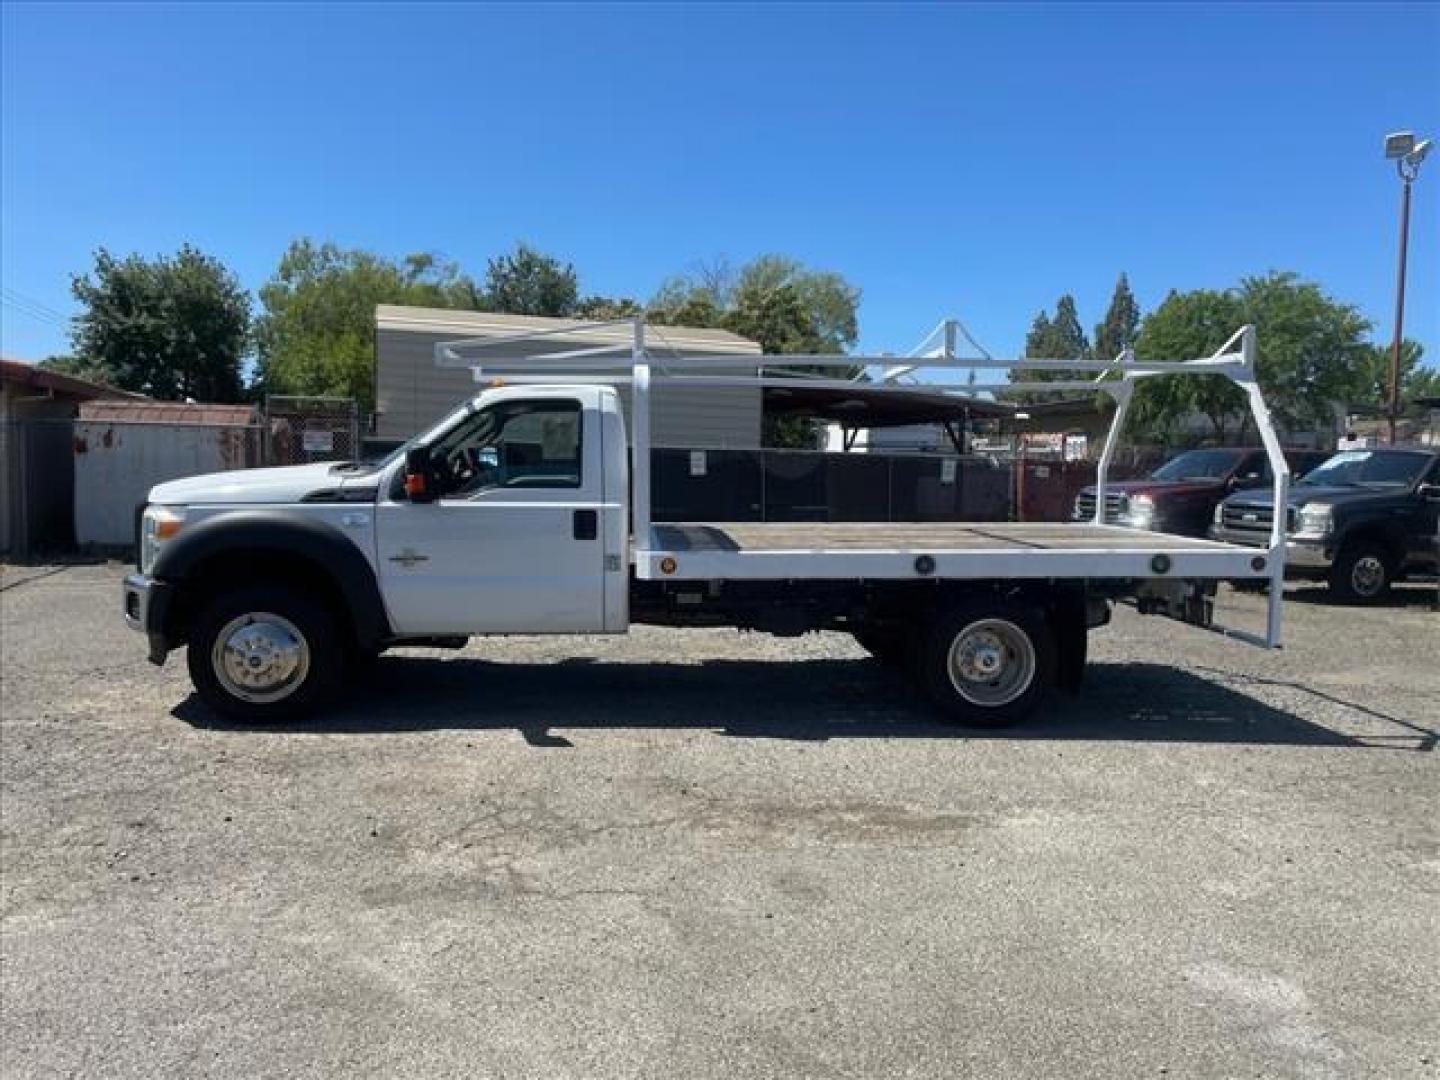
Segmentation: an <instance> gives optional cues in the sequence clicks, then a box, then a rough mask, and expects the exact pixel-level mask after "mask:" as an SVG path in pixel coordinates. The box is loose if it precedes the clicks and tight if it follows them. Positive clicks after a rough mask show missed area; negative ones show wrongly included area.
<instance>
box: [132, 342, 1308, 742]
mask: <svg viewBox="0 0 1440 1080" xmlns="http://www.w3.org/2000/svg"><path fill="white" fill-rule="evenodd" d="M948 340H949V338H948V337H947V341H948ZM1237 343H1238V351H1229V350H1231V349H1232V348H1236V347H1237ZM506 344H507V347H508V348H509V349H511V350H512V351H513V350H514V349H515V347H516V343H515V342H513V341H510V342H507V343H506ZM474 345H475V343H473V342H459V343H450V344H447V345H444V346H437V349H436V352H437V360H438V361H439V362H442V363H447V362H448V363H450V364H452V365H453V364H458V363H461V362H464V363H467V364H468V365H469V366H472V367H474V368H475V373H476V379H477V382H482V383H483V382H484V381H485V380H487V379H490V378H491V377H492V376H494V375H497V374H498V375H503V376H505V380H504V383H503V384H498V385H491V386H489V388H487V389H482V390H480V391H479V392H478V393H477V395H476V396H475V397H474V398H473V399H471V400H469V401H467V402H465V403H464V404H463V405H462V406H461V407H459V408H457V409H456V410H455V411H454V412H452V413H451V414H450V415H448V416H446V417H445V418H444V419H443V420H441V421H440V422H439V423H438V424H436V425H435V426H434V427H433V428H431V429H430V430H429V431H426V432H424V433H422V434H420V435H419V436H417V437H416V438H415V439H412V440H411V441H410V442H409V443H407V444H406V445H404V446H402V447H400V448H399V449H398V450H396V451H395V452H394V453H392V454H391V455H390V456H389V457H387V458H386V459H385V460H383V461H380V462H378V463H374V464H353V463H347V464H323V465H301V466H293V467H289V468H273V469H256V470H248V471H238V472H227V473H219V474H214V475H209V476H198V477H193V478H189V479H183V480H176V481H172V482H169V483H164V484H160V485H158V486H156V487H155V488H154V489H153V490H151V492H150V494H149V501H148V505H147V506H146V507H145V508H144V510H143V513H142V514H141V519H140V528H139V536H138V545H139V567H138V570H139V572H138V573H136V574H134V575H131V576H130V577H128V578H127V579H126V580H125V582H124V596H123V604H124V613H125V618H126V620H127V621H128V622H129V624H130V625H131V626H132V627H133V628H135V629H136V630H139V631H141V632H143V633H144V634H145V635H146V636H147V638H148V640H149V651H150V659H151V660H152V661H154V662H155V663H157V664H159V663H163V662H164V660H165V658H166V656H167V655H168V654H169V653H170V652H171V651H172V650H174V649H177V648H180V647H182V646H183V647H184V648H185V649H186V650H187V656H188V663H189V671H190V676H191V679H192V681H193V683H194V686H195V689H196V690H197V691H198V693H199V695H200V697H201V698H202V699H203V700H204V701H205V702H206V703H207V704H208V705H210V706H211V707H212V708H214V709H215V710H217V711H219V712H221V713H224V714H226V715H228V716H231V717H235V718H239V719H244V720H250V721H263V720H267V719H272V718H277V719H278V718H281V717H293V716H296V715H299V714H303V713H305V712H308V711H311V710H314V709H315V708H317V707H320V706H322V705H323V704H325V703H327V702H328V701H330V700H331V699H332V698H333V697H334V696H335V695H336V694H337V693H338V692H339V691H340V690H341V689H342V687H343V686H344V684H345V682H346V680H347V672H349V671H351V670H352V667H353V665H356V664H357V663H363V662H364V661H366V660H367V659H368V658H370V657H373V656H375V655H377V654H378V653H380V652H381V651H383V650H385V649H387V648H390V647H392V646H403V645H433V646H446V645H451V646H453V645H459V644H463V643H464V641H465V640H466V639H467V638H469V637H471V636H474V635H500V634H621V633H624V632H626V630H627V629H628V628H629V627H630V626H631V625H632V624H634V623H649V624H654V625H662V626H671V627H690V626H705V627H714V626H733V627H738V628H741V629H746V630H755V631H763V632H768V633H772V634H779V635H799V634H803V633H806V632H809V631H839V632H845V633H850V634H853V635H854V637H855V639H856V640H857V641H858V642H859V643H860V644H861V645H863V646H864V647H865V648H866V649H868V650H869V651H870V652H871V653H873V654H874V655H875V656H876V657H877V658H879V659H881V660H884V661H887V662H890V661H893V662H895V663H897V664H899V665H902V666H903V667H904V668H905V669H906V670H908V671H909V672H911V673H912V675H913V677H914V679H915V680H916V681H917V682H918V684H919V685H920V687H921V688H922V689H923V690H924V692H925V694H926V695H927V696H928V697H929V698H930V699H931V700H932V701H933V702H934V704H935V705H936V706H937V707H938V709H939V710H940V711H941V712H942V713H943V714H945V715H946V716H949V717H951V718H954V719H957V720H961V721H966V722H974V723H985V724H999V723H1008V722H1011V721H1014V720H1017V719H1019V718H1021V717H1023V716H1025V715H1026V714H1028V713H1029V712H1030V711H1031V710H1033V709H1034V707H1035V706H1036V704H1037V702H1038V701H1039V700H1040V699H1041V696H1042V695H1043V694H1044V693H1045V691H1046V688H1047V687H1050V686H1059V687H1061V688H1075V687H1077V686H1078V685H1079V684H1080V681H1081V678H1082V673H1083V671H1084V667H1085V657H1086V639H1087V635H1088V633H1089V631H1090V629H1092V628H1093V627H1096V626H1099V625H1101V624H1103V623H1104V622H1106V621H1107V619H1108V617H1109V610H1110V605H1111V604H1112V603H1113V602H1116V601H1126V602H1130V603H1133V604H1135V606H1137V607H1138V608H1139V610H1140V611H1142V612H1145V613H1148V614H1158V615H1165V616H1170V617H1172V618H1176V619H1180V620H1182V621H1184V622H1188V623H1192V624H1195V625H1197V626H1201V627H1207V628H1210V629H1215V630H1219V629H1221V628H1219V627H1217V626H1214V625H1213V624H1212V607H1213V597H1214V595H1215V591H1216V583H1217V582H1219V581H1224V580H1237V579H1239V580H1244V579H1252V580H1253V579H1260V580H1268V581H1270V582H1271V584H1272V586H1273V587H1272V588H1271V590H1270V602H1269V611H1268V621H1267V625H1266V627H1265V629H1264V631H1263V632H1262V633H1260V634H1255V635H1252V634H1245V633H1242V632H1240V631H1224V632H1226V633H1231V634H1233V635H1234V636H1236V637H1240V638H1244V639H1246V640H1248V641H1250V642H1251V643H1253V644H1260V645H1267V646H1270V647H1275V646H1277V645H1278V643H1279V619H1280V592H1281V590H1280V587H1279V584H1280V581H1281V580H1282V575H1283V572H1284V566H1283V563H1284V550H1285V543H1284V539H1285V537H1284V530H1283V523H1282V522H1281V521H1280V519H1279V516H1278V515H1277V518H1276V523H1275V528H1274V531H1273V534H1272V536H1271V538H1270V543H1269V545H1267V546H1266V547H1264V548H1260V549H1257V548H1255V547H1253V546H1246V545H1236V544H1228V543H1221V542H1216V541H1213V540H1205V539H1196V538H1192V537H1182V536H1171V535H1167V534H1164V533H1158V532H1149V531H1146V530H1144V529H1139V528H1130V527H1124V526H1119V525H1112V524H1106V523H1105V522H1104V521H1103V520H1100V517H1099V515H1100V512H1101V511H1100V510H1099V509H1097V512H1096V513H1097V518H1096V520H1094V521H1089V522H1078V523H1024V522H1012V523H997V524H988V523H924V524H921V523H913V524H912V523H876V524H853V523H847V524H827V523H770V522H745V523H734V522H717V521H697V522H681V523H655V522H652V520H651V513H650V439H649V429H650V417H649V414H650V408H651V400H650V392H651V386H652V384H653V383H655V382H658V381H660V380H663V379H675V380H681V379H688V380H690V381H691V382H694V383H697V384H701V385H716V386H734V385H739V384H742V383H743V384H746V385H755V384H760V385H772V386H773V385H782V386H783V385H785V382H786V377H785V376H783V375H781V374H780V373H779V372H777V370H776V369H783V367H784V365H787V364H797V363H798V364H805V365H807V366H812V367H813V366H814V365H817V364H819V365H826V364H828V365H831V366H835V365H837V364H839V363H844V364H845V365H864V364H866V363H871V364H875V365H882V364H883V365H894V364H895V361H894V360H893V359H891V358H878V357H877V358H864V357H843V358H836V357H765V358H763V362H764V365H765V366H764V368H763V369H761V370H757V369H756V363H757V359H756V358H755V357H749V358H739V357H735V356H733V355H732V356H724V357H689V358H686V359H684V360H679V359H676V360H666V359H663V358H657V357H655V356H653V355H652V354H651V352H650V351H649V350H648V349H647V348H646V345H645V326H644V324H643V323H642V322H641V321H640V320H635V321H634V323H633V342H632V343H631V344H630V345H629V346H628V348H627V355H626V356H625V357H624V358H623V360H621V361H620V362H618V363H617V361H616V359H615V358H614V357H609V358H606V357H602V356H599V355H598V354H599V353H603V352H605V351H607V350H605V349H578V350H573V351H571V352H568V353H559V354H556V353H555V352H554V351H553V347H552V351H551V352H550V353H549V354H547V355H546V356H544V358H543V360H537V359H536V358H535V357H534V356H530V357H525V356H518V355H512V356H510V357H509V358H508V359H500V360H493V361H492V360H485V361H475V360H473V359H471V358H469V357H467V356H466V355H465V351H466V348H467V347H470V346H474ZM494 346H495V343H494V342H493V341H492V342H487V343H485V347H489V348H491V349H493V348H494ZM1254 350H1255V340H1254V334H1253V331H1251V330H1250V329H1249V328H1244V329H1242V330H1241V331H1240V332H1238V333H1237V334H1236V335H1235V337H1233V338H1232V339H1231V340H1230V342H1227V343H1226V345H1225V346H1222V347H1221V349H1220V350H1219V351H1218V352H1217V353H1216V354H1215V355H1214V356H1212V357H1208V358H1205V359H1200V360H1192V361H1186V362H1180V363H1174V362H1172V363H1169V364H1139V363H1136V362H1135V361H1134V358H1133V356H1132V355H1130V354H1129V353H1128V351H1127V353H1125V354H1122V355H1121V356H1120V357H1118V358H1117V359H1116V360H1114V361H1110V362H1100V363H1081V362H1073V361H1043V360H1039V361H1037V360H1028V359H1027V360H1025V361H1023V362H1021V361H1015V362H1010V361H997V360H993V359H991V358H989V357H967V358H960V357H957V356H955V355H953V352H952V351H951V349H950V348H949V347H948V346H947V349H946V350H945V352H944V353H943V354H942V355H941V356H939V357H932V358H928V359H925V360H922V361H915V362H914V366H933V367H940V368H947V367H948V368H956V367H977V366H978V367H990V368H1002V367H1023V368H1029V369H1041V370H1046V369H1050V370H1062V371H1063V370H1067V369H1076V370H1079V371H1081V372H1082V373H1085V374H1086V378H1085V379H1084V380H1083V381H1078V380H1077V381H1074V382H1063V381H1062V382H1057V381H1050V382H1043V383H1035V384H1034V385H1035V386H1036V387H1038V388H1040V389H1044V390H1057V389H1058V390H1066V389H1074V388H1077V387H1078V388H1083V389H1088V390H1090V391H1099V392H1104V393H1108V394H1110V395H1111V396H1112V397H1113V398H1114V399H1115V401H1116V405H1117V407H1116V410H1115V417H1114V421H1113V424H1112V427H1111V432H1110V438H1109V440H1108V441H1107V443H1106V446H1105V451H1104V454H1103V455H1102V457H1101V461H1100V468H1099V476H1098V478H1097V479H1098V484H1097V486H1098V488H1099V489H1100V492H1101V495H1100V497H1099V498H1097V500H1096V506H1097V508H1101V507H1103V506H1104V505H1105V500H1104V497H1103V491H1104V485H1105V474H1106V470H1107V468H1108V466H1109V463H1110V459H1111V455H1112V454H1113V451H1114V444H1115V441H1116V438H1117V437H1118V435H1119V434H1120V432H1121V429H1122V426H1123V424H1124V419H1125V412H1126V407H1127V405H1128V403H1129V400H1130V395H1131V391H1132V390H1133V388H1134V386H1135V385H1136V382H1137V380H1139V379H1141V378H1145V377H1149V376H1152V375H1161V374H1171V373H1176V372H1182V373H1191V372H1205V373H1209V374H1212V375H1220V376H1224V377H1228V378H1230V379H1232V380H1233V381H1235V382H1236V383H1237V384H1239V385H1240V386H1241V388H1242V389H1244V390H1245V391H1246V392H1247V394H1248V396H1249V402H1250V406H1251V409H1252V412H1253V414H1254V416H1255V419H1256V423H1257V427H1258V429H1259V431H1260V432H1261V435H1262V438H1263V440H1264V443H1265V446H1266V450H1267V453H1268V454H1269V456H1270V460H1271V462H1272V468H1273V473H1274V476H1275V485H1276V491H1275V499H1276V503H1275V505H1282V506H1283V505H1285V488H1286V482H1287V476H1286V472H1285V464H1284V458H1283V456H1282V455H1281V452H1280V447H1279V443H1278V441H1277V440H1276V438H1275V435H1274V432H1273V430H1272V428H1271V425H1270V422H1269V418H1268V415H1267V413H1266V410H1265V407H1264V404H1263V402H1262V400H1261V398H1260V394H1259V392H1258V389H1257V388H1256V386H1255V383H1254V378H1253V373H1254ZM747 365H748V370H747ZM617 369H618V370H617ZM697 369H698V371H699V372H701V373H696V372H697ZM717 370H719V374H717V373H716V372H717ZM726 370H733V371H737V372H739V374H736V375H727V374H725V371H726ZM536 372H544V373H545V374H536ZM1096 372H1098V373H1099V374H1100V376H1101V377H1100V378H1098V379H1095V380H1094V381H1091V379H1090V377H1089V376H1091V375H1094V374H1095V373H1096ZM890 374H891V373H890V372H887V373H886V376H885V378H884V379H882V380H881V381H879V382H875V383H870V384H866V385H867V388H868V392H876V393H879V392H886V393H890V392H893V393H901V394H903V393H906V392H908V391H907V388H906V387H904V386H902V385H899V384H897V383H895V382H894V381H893V380H892V379H891V377H890ZM790 378H793V376H791V377H790ZM789 385H790V386H792V387H793V386H794V385H795V384H794V382H793V381H791V382H790V383H789ZM810 385H816V386H830V387H835V388H842V389H843V388H844V387H850V388H851V389H852V391H853V390H854V389H855V387H856V384H855V383H853V382H848V381H846V380H843V379H823V378H820V379H815V378H812V380H811V383H810ZM984 385H987V384H979V386H977V384H975V383H973V382H972V383H968V384H966V385H965V386H964V387H963V390H964V392H966V393H973V392H975V391H976V390H977V389H978V388H981V387H983V386H984ZM994 385H996V386H1001V385H1003V386H1008V387H1010V388H1012V389H1013V388H1016V387H1023V386H1026V385H1027V384H1025V383H1023V382H1009V383H996V384H994ZM617 387H624V388H628V392H629V396H630V406H631V407H630V415H631V417H632V421H633V426H634V430H633V431H632V432H631V433H630V434H631V436H632V438H631V439H630V440H627V433H626V425H625V413H624V410H623V409H622V401H621V397H620V394H619V393H618V392H617ZM920 388H923V390H924V391H925V392H926V393H929V394H932V395H933V394H934V393H936V392H937V391H943V390H945V385H944V384H940V383H933V382H931V383H925V384H921V387H920ZM956 392H959V388H956ZM632 447H633V453H632ZM737 693H743V688H737Z"/></svg>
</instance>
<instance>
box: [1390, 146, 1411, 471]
mask: <svg viewBox="0 0 1440 1080" xmlns="http://www.w3.org/2000/svg"><path fill="white" fill-rule="evenodd" d="M1400 178H1401V180H1402V183H1401V185H1400V269H1399V273H1398V275H1397V278H1396V283H1395V341H1394V342H1393V343H1392V344H1391V346H1390V384H1389V387H1388V390H1389V394H1388V398H1389V404H1388V407H1387V409H1386V412H1387V413H1389V416H1390V445H1391V446H1394V445H1395V424H1396V421H1397V420H1398V419H1399V416H1400V346H1401V343H1402V342H1403V341H1404V340H1405V262H1406V256H1407V255H1408V248H1409V246H1410V187H1411V185H1412V184H1414V182H1415V173H1414V171H1413V170H1412V171H1411V172H1409V173H1408V174H1407V173H1405V172H1404V171H1403V170H1402V172H1401V173H1400Z"/></svg>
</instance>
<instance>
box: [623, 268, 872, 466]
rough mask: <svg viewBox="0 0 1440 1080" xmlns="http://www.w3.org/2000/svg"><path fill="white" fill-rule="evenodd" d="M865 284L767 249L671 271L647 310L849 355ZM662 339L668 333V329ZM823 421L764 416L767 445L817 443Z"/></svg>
mask: <svg viewBox="0 0 1440 1080" xmlns="http://www.w3.org/2000/svg"><path fill="white" fill-rule="evenodd" d="M859 304H860V290H859V289H857V288H855V287H854V286H853V285H851V284H850V283H849V282H847V281H846V280H845V279H844V278H843V277H842V276H840V275H839V274H835V273H830V272H827V271H819V270H811V269H809V268H808V267H806V266H805V265H804V264H802V263H800V262H798V261H796V260H794V259H790V258H786V257H784V256H780V255H764V256H761V257H760V258H757V259H755V260H754V261H753V262H751V263H748V264H747V265H745V266H744V267H742V268H741V269H740V270H739V272H738V273H737V272H733V271H731V270H730V268H729V266H728V265H726V264H725V263H723V262H722V263H716V264H710V265H702V266H701V267H699V268H698V269H697V270H696V271H695V272H694V273H692V274H689V275H682V276H679V277H675V278H671V279H670V280H669V281H667V282H665V284H664V285H662V286H661V288H660V291H659V292H658V293H657V294H656V295H655V297H654V298H653V299H652V300H651V302H650V305H649V308H648V309H647V312H646V314H647V317H648V318H649V319H650V321H652V322H654V323H657V324H659V325H666V324H669V325H675V326H698V327H719V328H722V329H725V330H729V331H731V332H732V333H735V334H739V335H740V336H741V337H746V338H749V339H750V340H751V341H754V342H757V343H758V344H759V345H760V348H761V351H763V352H765V353H767V354H772V355H774V354H778V353H800V354H805V355H815V356H831V355H835V356H838V355H843V354H844V353H845V352H846V351H847V350H848V349H850V348H851V347H853V346H854V344H855V342H856V340H857V338H858V337H859V323H858V320H857V318H856V311H857V309H858V307H859ZM662 340H663V334H662ZM787 370H788V371H790V372H793V373H796V374H807V373H808V374H818V375H823V376H824V377H826V378H832V379H844V378H853V377H856V376H858V375H859V374H860V373H861V369H860V368H858V367H855V368H834V367H821V366H819V365H811V366H807V367H794V368H789V369H787ZM819 437H820V428H819V425H818V424H816V423H814V422H812V421H810V420H806V419H803V418H797V417H771V416H767V417H766V418H765V425H764V431H763V432H762V441H763V442H764V444H765V445H766V446H778V447H791V448H802V449H810V448H813V447H815V446H816V445H817V444H818V442H819Z"/></svg>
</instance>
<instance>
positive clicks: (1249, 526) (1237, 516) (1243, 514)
mask: <svg viewBox="0 0 1440 1080" xmlns="http://www.w3.org/2000/svg"><path fill="white" fill-rule="evenodd" d="M1220 520H1221V523H1222V524H1223V525H1224V527H1225V528H1226V529H1228V530H1230V531H1232V532H1241V533H1245V532H1250V533H1257V534H1264V535H1265V536H1269V535H1270V526H1271V524H1272V522H1273V521H1274V520H1275V515H1274V512H1273V511H1272V510H1271V508H1270V507H1268V506H1245V505H1240V506H1232V505H1231V504H1229V503H1226V504H1225V505H1224V507H1223V508H1222V509H1221V519H1220ZM1285 531H1286V532H1294V531H1295V510H1294V509H1293V508H1291V509H1289V510H1288V511H1287V512H1286V514H1285Z"/></svg>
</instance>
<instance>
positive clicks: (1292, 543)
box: [1209, 525, 1335, 570]
mask: <svg viewBox="0 0 1440 1080" xmlns="http://www.w3.org/2000/svg"><path fill="white" fill-rule="evenodd" d="M1209 535H1210V539H1211V540H1218V541H1220V543H1222V544H1239V545H1241V546H1243V547H1253V548H1266V547H1269V546H1270V543H1269V536H1268V535H1267V536H1265V537H1263V538H1262V537H1261V536H1260V535H1258V534H1256V533H1254V532H1241V531H1239V530H1238V529H1227V528H1225V527H1224V526H1223V525H1212V526H1210V533H1209ZM1334 561H1335V549H1334V547H1333V546H1332V545H1331V543H1330V541H1329V540H1328V539H1325V538H1319V539H1307V538H1304V537H1294V536H1289V537H1286V538H1285V568H1286V569H1287V570H1289V569H1295V570H1328V569H1330V564H1331V563H1333V562H1334Z"/></svg>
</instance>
